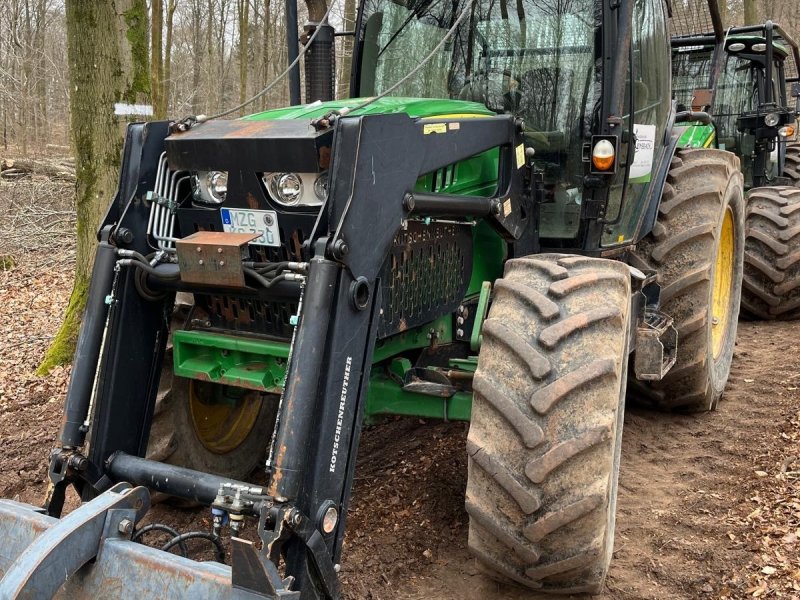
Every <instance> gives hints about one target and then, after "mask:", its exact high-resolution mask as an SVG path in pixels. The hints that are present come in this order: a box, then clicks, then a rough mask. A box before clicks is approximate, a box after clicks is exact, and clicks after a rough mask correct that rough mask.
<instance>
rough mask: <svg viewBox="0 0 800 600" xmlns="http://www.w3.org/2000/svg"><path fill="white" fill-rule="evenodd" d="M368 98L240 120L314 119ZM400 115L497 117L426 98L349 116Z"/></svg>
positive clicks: (384, 101) (470, 105) (472, 105)
mask: <svg viewBox="0 0 800 600" xmlns="http://www.w3.org/2000/svg"><path fill="white" fill-rule="evenodd" d="M366 100H368V98H349V99H346V100H332V101H330V102H319V103H313V104H303V105H301V106H290V107H288V108H277V109H274V110H268V111H265V112H260V113H255V114H252V115H248V116H246V117H243V118H244V119H245V120H250V121H267V120H270V119H316V118H318V117H322V116H324V115H326V114H327V113H329V112H330V111H332V110H340V109H342V108H354V107H356V106H358V105H359V104H363V103H364V102H365V101H366ZM398 113H404V114H407V115H408V116H409V117H411V118H414V119H419V118H426V117H440V116H443V115H475V116H481V115H482V116H487V117H490V116H494V115H496V114H497V113H495V112H492V111H490V110H489V109H488V108H486V107H485V106H484V105H483V104H479V103H478V102H467V101H464V100H448V99H430V98H394V97H386V98H380V99H379V100H376V101H375V102H373V103H372V104H370V105H369V106H367V107H365V108H362V109H360V110H358V111H357V112H353V113H351V114H354V115H386V114H398Z"/></svg>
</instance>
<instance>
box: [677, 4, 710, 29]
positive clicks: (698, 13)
mask: <svg viewBox="0 0 800 600" xmlns="http://www.w3.org/2000/svg"><path fill="white" fill-rule="evenodd" d="M708 1H709V0H671V2H672V19H670V34H671V35H698V34H701V33H714V24H713V23H712V22H711V13H710V12H709V10H708ZM712 1H713V0H712Z"/></svg>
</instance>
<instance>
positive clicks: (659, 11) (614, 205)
mask: <svg viewBox="0 0 800 600" xmlns="http://www.w3.org/2000/svg"><path fill="white" fill-rule="evenodd" d="M630 58H631V61H630V65H629V69H628V77H627V81H626V95H627V97H626V99H625V115H624V119H625V130H626V131H632V132H633V133H634V134H635V139H636V147H635V149H633V152H631V153H630V156H631V160H630V162H629V163H627V164H626V163H621V165H620V166H621V167H624V168H620V170H619V173H618V174H617V176H616V179H615V181H614V183H613V184H612V188H611V192H610V194H609V200H608V208H607V210H606V219H607V220H609V221H610V223H609V225H608V226H607V227H606V228H605V229H604V232H603V237H602V245H603V246H604V247H608V246H617V245H620V244H625V243H630V242H631V241H634V237H635V236H636V234H637V232H638V230H639V228H640V225H641V222H642V220H643V218H644V215H645V212H646V210H645V208H646V206H647V204H648V195H649V193H650V191H651V187H652V186H651V185H650V182H651V180H653V179H654V178H655V176H656V174H657V173H658V171H659V167H660V166H661V165H664V163H665V161H666V162H668V161H669V159H670V157H667V156H666V153H667V152H669V149H668V147H667V144H666V143H665V130H666V127H667V121H668V120H669V113H670V105H671V100H670V99H671V97H672V92H671V86H672V79H671V75H672V72H671V49H670V40H669V35H668V33H667V14H666V10H665V7H664V3H663V2H661V1H658V0H636V3H635V5H634V11H633V35H632V40H631V51H630ZM631 82H632V85H631ZM631 98H632V99H633V111H631V109H630V105H631ZM628 152H629V151H628V145H627V144H623V145H622V148H621V151H620V157H621V158H622V159H623V160H626V157H627V156H628V155H629V154H628ZM659 192H660V190H659Z"/></svg>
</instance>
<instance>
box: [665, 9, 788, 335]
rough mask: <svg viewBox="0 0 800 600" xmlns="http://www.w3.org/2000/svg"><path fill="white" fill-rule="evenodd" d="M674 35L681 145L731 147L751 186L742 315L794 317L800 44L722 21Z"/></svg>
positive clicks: (773, 27) (773, 31)
mask: <svg viewBox="0 0 800 600" xmlns="http://www.w3.org/2000/svg"><path fill="white" fill-rule="evenodd" d="M709 12H710V13H711V14H712V15H714V18H713V19H712V21H713V23H714V31H713V32H707V33H701V34H693V35H680V36H674V37H673V38H672V49H673V94H674V97H675V98H676V100H677V101H678V104H679V109H682V110H684V111H686V114H693V113H692V111H707V114H709V115H710V116H711V117H712V119H706V120H702V119H701V120H695V121H694V122H690V123H687V124H685V125H684V126H683V127H682V128H681V131H680V140H679V146H681V147H684V148H688V147H709V146H712V145H715V146H717V147H719V148H723V149H726V150H730V151H731V152H733V153H735V154H736V155H737V156H738V157H739V158H740V160H741V165H742V172H743V174H744V181H745V188H746V189H747V190H749V191H748V201H747V205H748V209H747V217H746V224H745V229H746V232H747V233H746V243H745V268H744V288H743V292H742V314H743V315H745V316H746V317H748V318H751V319H764V320H772V319H783V320H790V319H796V318H798V317H799V316H800V235H798V231H800V210H799V209H800V143H798V142H797V135H798V120H797V119H798V116H800V82H798V79H797V68H798V65H800V50H798V46H797V43H796V42H795V41H794V40H793V39H792V37H791V36H790V35H789V34H788V33H786V32H785V31H784V30H783V29H782V28H781V27H780V26H779V25H777V24H776V23H772V22H771V21H767V22H766V23H763V24H760V25H749V26H743V27H742V26H739V27H728V28H725V27H723V24H722V20H721V17H720V15H719V13H718V8H717V3H716V0H709Z"/></svg>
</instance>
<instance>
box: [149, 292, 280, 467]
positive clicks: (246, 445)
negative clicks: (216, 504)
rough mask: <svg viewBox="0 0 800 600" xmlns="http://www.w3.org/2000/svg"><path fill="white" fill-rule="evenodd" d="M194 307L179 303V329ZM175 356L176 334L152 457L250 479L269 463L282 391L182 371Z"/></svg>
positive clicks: (156, 421) (175, 324)
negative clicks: (238, 385) (254, 388)
mask: <svg viewBox="0 0 800 600" xmlns="http://www.w3.org/2000/svg"><path fill="white" fill-rule="evenodd" d="M189 302H191V301H189ZM188 308H189V305H187V304H185V303H177V304H176V309H175V313H174V315H173V320H172V328H173V329H175V328H180V327H182V326H183V321H184V320H185V316H186V314H188ZM172 361H173V358H172V343H171V336H170V342H168V344H167V351H166V355H165V358H164V365H163V367H162V371H161V379H160V381H159V388H158V396H157V397H156V404H155V409H154V412H153V421H152V425H151V427H150V439H149V442H148V445H147V458H150V459H152V460H157V461H160V462H166V463H169V464H172V465H177V466H181V467H187V468H189V469H196V470H198V471H203V472H206V473H214V474H216V475H222V476H225V477H230V478H232V479H240V480H246V479H247V478H248V477H249V476H250V475H251V474H252V473H253V471H254V470H255V469H256V468H257V467H259V466H260V465H263V464H264V458H265V457H266V451H267V448H268V446H269V443H270V440H271V438H272V431H273V428H274V426H275V416H276V415H277V409H278V396H276V395H275V394H265V393H261V392H255V391H252V390H246V389H243V388H234V387H229V386H224V385H220V384H215V383H209V382H204V381H197V380H193V379H186V378H183V377H177V376H175V375H174V373H173V363H172Z"/></svg>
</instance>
